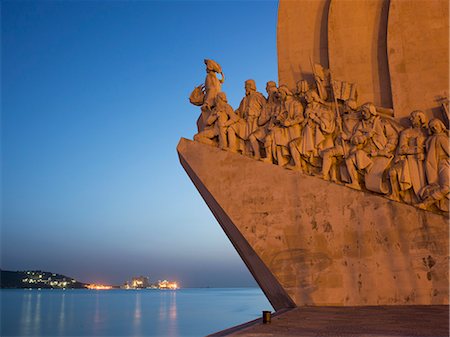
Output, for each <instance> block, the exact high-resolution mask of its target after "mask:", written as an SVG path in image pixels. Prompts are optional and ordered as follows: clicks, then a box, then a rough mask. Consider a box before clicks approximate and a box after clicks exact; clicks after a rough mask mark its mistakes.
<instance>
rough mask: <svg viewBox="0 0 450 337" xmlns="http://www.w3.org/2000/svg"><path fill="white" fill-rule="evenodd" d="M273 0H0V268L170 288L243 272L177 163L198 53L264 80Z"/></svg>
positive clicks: (235, 83)
mask: <svg viewBox="0 0 450 337" xmlns="http://www.w3.org/2000/svg"><path fill="white" fill-rule="evenodd" d="M277 6H278V4H277V2H276V1H208V2H206V1H204V2H197V1H2V2H1V34H2V36H1V38H2V40H1V66H2V67H1V93H2V106H1V107H2V115H1V131H2V132H1V134H2V136H1V137H2V138H1V141H2V144H1V145H2V224H1V268H3V269H8V270H23V269H43V270H48V271H53V272H60V273H64V274H67V275H70V276H74V277H76V278H77V279H79V280H81V281H85V282H107V283H117V284H118V283H121V282H123V281H125V280H126V279H128V278H130V277H131V276H133V275H141V274H143V275H149V276H150V278H151V279H152V280H155V279H161V278H171V279H177V280H179V281H181V283H182V285H183V286H247V285H254V284H255V283H254V281H253V278H252V277H251V275H250V274H249V272H248V271H247V269H246V267H245V265H244V264H243V262H242V261H241V259H240V258H239V256H238V255H237V253H236V252H235V250H234V248H233V247H232V245H231V243H230V242H229V241H228V239H227V238H226V236H225V234H224V233H223V232H222V230H221V229H220V226H219V225H218V223H217V222H216V220H215V219H214V217H213V216H212V214H211V213H210V211H209V209H208V208H207V206H206V204H205V203H204V202H203V200H202V199H201V197H200V195H199V194H198V192H197V190H196V189H195V187H194V186H193V185H192V183H191V182H190V180H189V178H188V176H187V175H186V173H185V172H184V170H183V169H182V167H181V165H180V164H179V162H178V157H177V153H176V145H177V143H178V140H179V138H180V137H187V138H192V136H193V134H194V133H195V132H196V119H197V117H198V114H199V108H197V107H194V106H192V105H190V104H189V101H188V96H189V94H190V92H191V91H192V89H193V87H194V86H195V85H198V84H200V83H202V82H203V80H204V77H205V70H204V64H203V59H204V58H212V59H214V60H216V61H217V62H219V63H220V64H221V65H222V68H223V70H224V73H225V77H226V81H225V84H224V86H223V90H224V91H225V92H227V95H228V98H229V101H230V103H231V104H232V106H233V107H235V108H236V107H237V105H238V103H239V101H240V99H241V98H242V96H243V94H244V89H243V83H244V81H245V80H246V79H248V78H253V79H255V80H256V82H257V85H258V89H259V90H260V91H262V92H263V90H264V87H265V82H266V81H267V80H271V79H275V80H276V79H277V58H276V20H277Z"/></svg>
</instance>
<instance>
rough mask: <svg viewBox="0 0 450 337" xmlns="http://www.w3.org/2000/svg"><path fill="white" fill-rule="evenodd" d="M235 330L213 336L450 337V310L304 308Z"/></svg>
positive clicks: (414, 307)
mask: <svg viewBox="0 0 450 337" xmlns="http://www.w3.org/2000/svg"><path fill="white" fill-rule="evenodd" d="M236 328H238V327H235V328H231V329H229V330H225V331H222V332H219V333H217V334H214V335H211V336H233V337H234V336H240V337H256V336H258V337H269V336H274V337H290V336H301V337H325V336H333V337H356V336H358V337H375V336H376V337H380V336H405V337H413V336H421V337H431V336H433V337H438V336H439V337H440V336H442V337H448V336H449V307H448V306H446V305H432V306H376V307H375V306H374V307H302V308H295V309H293V310H290V311H288V312H285V313H283V314H280V315H277V316H276V317H272V323H271V324H262V322H261V319H259V320H257V321H256V324H253V325H251V326H249V327H244V328H242V327H241V329H240V330H237V331H236Z"/></svg>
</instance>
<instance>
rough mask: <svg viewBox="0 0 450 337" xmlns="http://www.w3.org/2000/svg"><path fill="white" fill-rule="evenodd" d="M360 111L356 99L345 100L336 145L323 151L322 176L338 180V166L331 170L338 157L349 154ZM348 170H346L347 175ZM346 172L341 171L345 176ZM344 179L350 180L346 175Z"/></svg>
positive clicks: (326, 178)
mask: <svg viewBox="0 0 450 337" xmlns="http://www.w3.org/2000/svg"><path fill="white" fill-rule="evenodd" d="M359 115H360V114H359V111H358V107H357V104H356V101H354V100H352V99H350V100H347V101H345V103H344V111H343V115H342V116H341V117H340V118H341V121H340V125H339V127H338V129H339V133H338V135H337V137H336V139H335V141H334V147H331V148H329V149H325V150H323V151H321V154H320V155H321V156H322V172H321V178H322V179H325V180H330V179H331V180H332V181H336V180H337V172H336V171H337V167H336V165H335V170H331V168H332V165H333V163H334V164H336V160H337V159H338V158H343V157H345V156H347V153H348V151H349V144H348V143H349V141H350V138H351V136H352V134H353V129H354V128H355V126H356V124H357V123H358V121H359ZM330 171H331V177H330ZM346 173H347V172H346V171H345V175H346V176H348V174H346ZM343 175H344V173H342V172H341V176H343ZM344 180H348V178H347V177H345V179H344Z"/></svg>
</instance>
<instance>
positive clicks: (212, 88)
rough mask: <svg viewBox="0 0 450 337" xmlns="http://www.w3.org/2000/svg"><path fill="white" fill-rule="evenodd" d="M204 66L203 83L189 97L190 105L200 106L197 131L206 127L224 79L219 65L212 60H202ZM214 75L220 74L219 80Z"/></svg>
mask: <svg viewBox="0 0 450 337" xmlns="http://www.w3.org/2000/svg"><path fill="white" fill-rule="evenodd" d="M204 62H205V65H206V78H205V83H204V84H203V85H200V86H198V87H196V88H195V89H194V91H193V92H192V93H191V96H190V97H189V100H190V102H191V103H192V104H194V105H197V106H200V107H201V108H200V109H201V114H200V117H199V119H198V120H197V127H198V130H199V131H202V130H204V129H205V128H206V127H207V122H208V118H209V116H210V114H211V112H212V109H213V108H214V104H215V100H216V96H217V94H218V93H219V92H221V90H222V89H221V87H222V83H223V82H224V80H225V77H224V75H223V72H222V68H221V67H220V65H219V64H218V63H217V62H215V61H213V60H206V59H205V60H204ZM216 74H221V77H222V78H221V79H220V80H219V79H218V78H217V75H216Z"/></svg>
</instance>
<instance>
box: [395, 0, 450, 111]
mask: <svg viewBox="0 0 450 337" xmlns="http://www.w3.org/2000/svg"><path fill="white" fill-rule="evenodd" d="M448 14H449V2H448V0H433V1H428V0H391V1H390V7H389V25H388V58H389V70H390V76H391V87H392V99H393V103H394V112H395V117H398V118H401V117H406V116H407V115H408V114H409V113H410V112H411V111H412V110H416V109H421V110H424V111H425V112H426V113H427V115H428V118H431V117H439V118H442V113H441V110H440V103H438V102H437V99H438V98H439V97H440V96H446V95H447V96H448V90H449V16H448Z"/></svg>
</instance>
